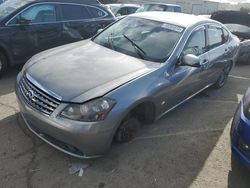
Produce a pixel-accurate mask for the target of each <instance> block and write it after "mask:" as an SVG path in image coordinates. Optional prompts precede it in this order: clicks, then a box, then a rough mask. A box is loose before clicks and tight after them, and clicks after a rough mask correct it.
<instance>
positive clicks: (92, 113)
mask: <svg viewBox="0 0 250 188" xmlns="http://www.w3.org/2000/svg"><path fill="white" fill-rule="evenodd" d="M114 105H115V101H114V100H112V99H108V98H100V99H96V100H93V101H90V102H87V103H85V104H69V105H68V106H67V107H66V108H65V109H64V110H63V111H62V112H61V116H63V117H65V118H68V119H72V120H76V121H84V122H95V121H101V120H104V119H105V118H106V117H107V115H108V113H109V112H110V111H111V109H112V108H113V107H114Z"/></svg>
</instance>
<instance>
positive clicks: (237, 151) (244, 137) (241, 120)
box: [230, 88, 250, 169]
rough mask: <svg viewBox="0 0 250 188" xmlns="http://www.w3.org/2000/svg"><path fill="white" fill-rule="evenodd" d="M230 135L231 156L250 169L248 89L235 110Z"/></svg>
mask: <svg viewBox="0 0 250 188" xmlns="http://www.w3.org/2000/svg"><path fill="white" fill-rule="evenodd" d="M230 133H231V146H232V153H233V155H234V156H235V157H236V158H237V159H238V160H240V161H241V162H242V163H243V164H244V165H245V166H247V167H248V168H249V169H250V88H249V89H248V90H247V92H246V94H245V96H244V97H243V99H242V101H241V103H240V104H239V106H238V108H237V110H236V113H235V115H234V119H233V122H232V127H231V132H230Z"/></svg>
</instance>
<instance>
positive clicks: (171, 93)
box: [162, 26, 209, 112]
mask: <svg viewBox="0 0 250 188" xmlns="http://www.w3.org/2000/svg"><path fill="white" fill-rule="evenodd" d="M187 54H193V55H196V56H198V57H199V59H200V64H201V66H200V67H191V66H185V65H182V64H181V58H182V57H183V56H184V55H187ZM208 62H209V56H208V53H207V44H206V28H205V27H204V26H202V27H199V28H197V29H196V30H195V31H193V33H192V34H191V35H190V37H189V39H188V41H187V43H186V45H185V47H184V49H183V51H182V53H181V55H180V59H179V60H178V62H177V63H176V64H175V65H172V67H170V68H169V69H171V70H169V71H167V72H169V74H167V75H166V74H165V75H164V76H165V78H164V79H165V81H164V82H165V85H166V87H165V91H164V93H162V96H164V99H163V100H162V101H163V102H162V112H164V111H167V110H169V109H171V108H172V107H174V106H175V105H177V104H179V103H181V102H183V101H184V100H185V99H187V98H189V97H191V96H192V95H194V94H196V93H197V92H199V91H201V90H202V89H203V88H205V87H206V78H204V77H203V76H202V71H203V65H202V64H205V63H208Z"/></svg>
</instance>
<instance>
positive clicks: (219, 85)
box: [214, 71, 228, 89]
mask: <svg viewBox="0 0 250 188" xmlns="http://www.w3.org/2000/svg"><path fill="white" fill-rule="evenodd" d="M227 77H228V75H227V74H226V73H225V72H224V71H222V72H221V74H220V76H219V78H218V80H217V81H216V83H215V84H214V88H216V89H220V88H222V87H223V86H224V85H225V84H226V81H227Z"/></svg>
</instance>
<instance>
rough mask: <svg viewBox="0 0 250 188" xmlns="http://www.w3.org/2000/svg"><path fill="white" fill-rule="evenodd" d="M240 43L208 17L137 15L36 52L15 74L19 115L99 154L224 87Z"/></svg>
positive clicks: (57, 140)
mask: <svg viewBox="0 0 250 188" xmlns="http://www.w3.org/2000/svg"><path fill="white" fill-rule="evenodd" d="M238 47H239V40H238V39H237V38H236V37H235V36H233V35H232V34H231V33H230V31H228V29H227V28H226V27H224V26H223V25H222V24H220V23H218V22H216V21H212V20H210V19H206V18H202V17H199V16H193V15H187V14H181V13H166V12H145V13H138V14H134V15H131V16H128V17H125V18H123V19H121V20H118V21H117V22H115V23H114V24H112V25H110V26H109V27H107V28H106V29H104V30H103V31H102V32H100V33H99V34H97V35H96V36H95V37H93V38H92V39H91V40H84V41H81V42H77V43H72V44H69V45H65V46H61V47H57V48H54V49H51V50H48V51H45V52H42V53H40V54H38V55H36V56H34V57H33V58H31V59H30V60H29V61H28V62H27V63H26V64H25V66H24V68H23V70H22V71H21V72H20V73H19V75H18V77H17V84H16V95H17V98H18V102H19V106H20V111H21V115H22V117H23V120H24V121H25V123H26V125H27V126H28V127H29V129H30V130H31V131H32V132H33V133H34V134H35V135H37V136H38V137H40V138H41V139H42V140H44V141H45V142H47V143H48V144H50V145H51V146H53V147H55V148H57V149H59V150H61V151H63V152H65V153H68V154H70V155H72V156H76V157H80V158H91V157H97V156H100V155H102V154H103V153H104V152H105V151H107V149H108V148H110V146H111V143H112V142H113V141H116V142H119V143H121V142H126V141H129V140H131V139H132V138H133V137H134V136H135V134H136V132H137V130H138V129H139V127H140V126H141V125H143V124H150V123H153V122H154V121H155V120H157V119H159V118H160V117H162V116H163V115H164V114H166V113H167V112H169V111H171V110H173V109H174V108H176V107H177V106H179V105H180V104H182V103H183V102H185V101H186V100H188V99H190V98H191V97H193V96H194V95H196V94H197V93H199V92H201V91H203V90H204V89H206V88H208V87H210V86H214V87H215V88H221V87H222V86H223V85H224V84H225V83H226V80H227V77H228V74H229V72H230V70H231V68H232V66H233V64H234V62H235V59H236V58H237V54H238Z"/></svg>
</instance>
